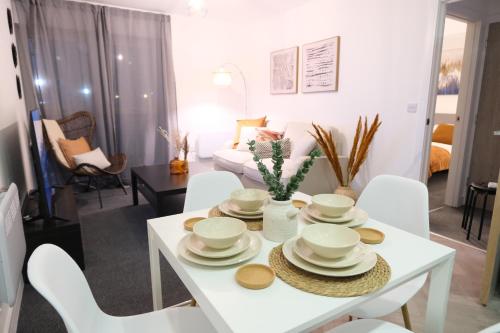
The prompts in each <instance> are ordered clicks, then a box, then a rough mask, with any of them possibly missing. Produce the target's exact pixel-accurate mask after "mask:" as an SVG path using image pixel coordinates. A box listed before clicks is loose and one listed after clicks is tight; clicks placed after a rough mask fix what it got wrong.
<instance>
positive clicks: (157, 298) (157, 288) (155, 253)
mask: <svg viewBox="0 0 500 333" xmlns="http://www.w3.org/2000/svg"><path fill="white" fill-rule="evenodd" d="M148 244H149V266H150V269H151V291H152V294H153V310H155V311H156V310H161V309H162V308H163V300H162V292H161V272H160V255H159V254H160V250H159V249H158V246H157V245H156V237H155V235H154V232H153V231H152V230H151V229H150V227H149V226H148Z"/></svg>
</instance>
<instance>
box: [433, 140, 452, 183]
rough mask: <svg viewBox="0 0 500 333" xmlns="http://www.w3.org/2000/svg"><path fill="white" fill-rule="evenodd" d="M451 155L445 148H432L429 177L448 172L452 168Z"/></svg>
mask: <svg viewBox="0 0 500 333" xmlns="http://www.w3.org/2000/svg"><path fill="white" fill-rule="evenodd" d="M450 160H451V154H450V152H449V151H447V150H446V149H444V148H441V147H436V146H431V154H430V157H429V177H430V176H432V174H433V173H435V172H439V171H444V170H448V169H449V167H450Z"/></svg>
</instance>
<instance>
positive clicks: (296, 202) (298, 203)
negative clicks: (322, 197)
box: [292, 200, 307, 209]
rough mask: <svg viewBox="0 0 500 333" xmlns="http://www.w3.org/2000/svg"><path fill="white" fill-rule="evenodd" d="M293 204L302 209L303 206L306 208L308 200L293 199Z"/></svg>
mask: <svg viewBox="0 0 500 333" xmlns="http://www.w3.org/2000/svg"><path fill="white" fill-rule="evenodd" d="M292 205H293V206H294V207H295V208H298V209H301V208H304V207H305V206H307V202H305V201H303V200H292Z"/></svg>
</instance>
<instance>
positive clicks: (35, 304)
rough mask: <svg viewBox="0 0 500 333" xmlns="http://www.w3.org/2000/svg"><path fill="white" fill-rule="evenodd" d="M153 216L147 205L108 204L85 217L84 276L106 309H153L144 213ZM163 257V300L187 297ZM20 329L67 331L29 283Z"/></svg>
mask: <svg viewBox="0 0 500 333" xmlns="http://www.w3.org/2000/svg"><path fill="white" fill-rule="evenodd" d="M90 194H91V193H89V195H90ZM122 196H123V194H122ZM123 197H125V196H123ZM125 198H126V197H125ZM80 199H81V198H80ZM121 199H123V198H121ZM152 217H154V211H153V210H152V208H151V207H150V206H149V205H140V206H136V207H133V206H129V207H123V208H117V209H109V210H106V209H105V210H103V211H98V212H96V213H93V214H89V215H83V216H82V217H81V226H82V237H83V245H84V251H85V264H86V269H85V276H86V277H87V280H88V282H89V284H90V288H91V290H92V292H93V294H94V296H95V298H96V300H97V303H98V304H99V306H100V307H101V309H102V310H103V311H104V312H107V313H109V314H112V315H132V314H138V313H143V312H148V311H152V296H151V281H150V274H149V255H148V243H147V229H146V219H148V218H152ZM160 257H161V256H160ZM162 261H163V262H162V265H161V267H162V278H163V285H164V293H165V295H164V304H166V305H172V304H176V303H179V302H181V301H184V300H187V299H189V298H190V295H189V292H188V291H187V290H186V289H185V287H184V286H183V284H182V282H181V281H180V280H179V279H178V278H177V275H176V274H175V273H174V271H173V270H172V269H171V268H170V266H169V265H168V263H166V261H165V260H164V259H162ZM167 296H168V297H167ZM18 332H51V333H57V332H66V330H65V328H64V324H63V322H62V320H61V319H60V317H59V315H58V314H57V313H56V312H55V310H53V308H52V307H51V306H50V304H49V303H47V302H46V301H45V300H44V299H43V298H42V297H41V296H40V295H39V294H38V293H37V292H36V291H35V290H34V289H33V288H32V287H31V286H30V285H26V286H25V290H24V294H23V301H22V305H21V312H20V318H19V325H18Z"/></svg>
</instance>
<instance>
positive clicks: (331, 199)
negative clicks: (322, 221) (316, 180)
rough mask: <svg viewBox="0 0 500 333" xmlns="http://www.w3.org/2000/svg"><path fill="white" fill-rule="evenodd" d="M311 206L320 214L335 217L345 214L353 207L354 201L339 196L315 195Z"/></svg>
mask: <svg viewBox="0 0 500 333" xmlns="http://www.w3.org/2000/svg"><path fill="white" fill-rule="evenodd" d="M312 204H313V207H314V208H316V209H317V210H319V212H320V213H321V214H323V215H326V216H330V217H337V216H342V215H344V214H345V213H347V212H348V211H349V209H351V208H352V207H353V206H354V200H352V199H351V198H349V197H346V196H345V195H340V194H316V195H315V196H313V197H312Z"/></svg>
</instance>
